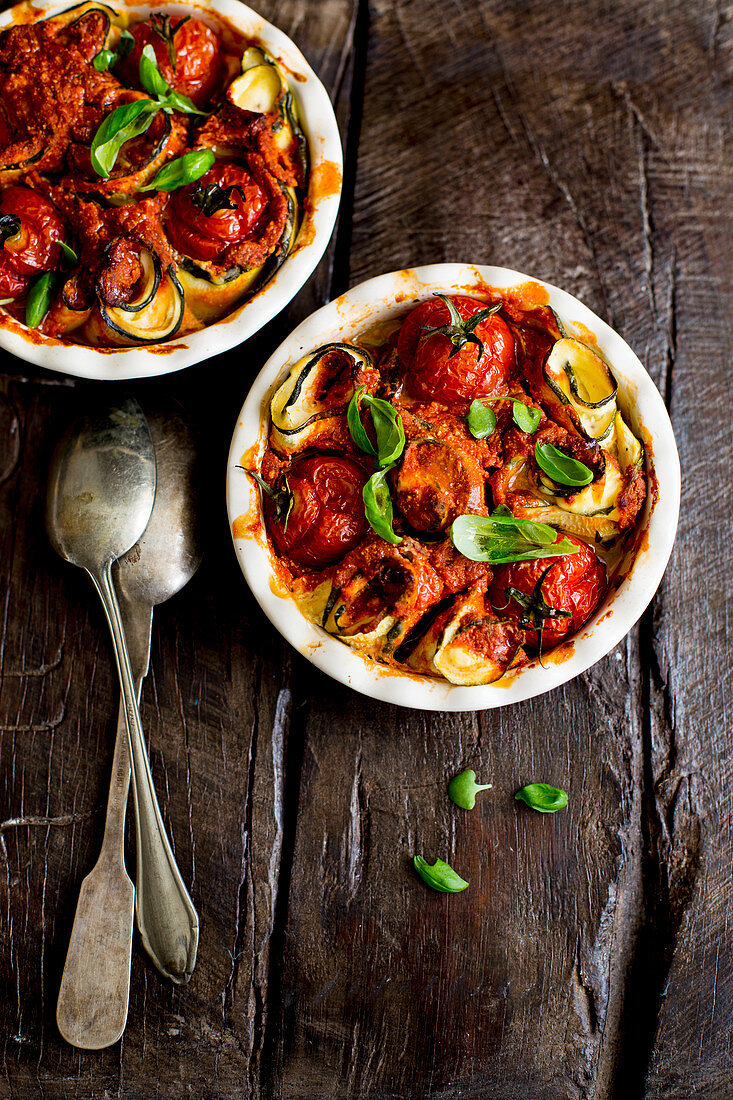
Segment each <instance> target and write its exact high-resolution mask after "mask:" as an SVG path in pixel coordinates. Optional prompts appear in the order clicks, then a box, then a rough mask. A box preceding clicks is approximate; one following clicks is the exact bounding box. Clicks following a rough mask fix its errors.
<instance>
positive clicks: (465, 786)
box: [448, 768, 492, 810]
mask: <svg viewBox="0 0 733 1100" xmlns="http://www.w3.org/2000/svg"><path fill="white" fill-rule="evenodd" d="M491 786H492V784H491V783H477V782H476V772H475V771H474V770H473V768H466V770H465V771H463V772H460V773H459V774H458V775H456V776H454V777H453V779H451V781H450V783H449V784H448V797H449V798H450V800H451V802H455V804H456V806H460V807H461V809H462V810H472V809H473V808H474V806H475V805H476V795H477V794H478V792H479V791H488V789H489V788H490V787H491Z"/></svg>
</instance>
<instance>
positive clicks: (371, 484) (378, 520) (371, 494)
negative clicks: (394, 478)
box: [362, 466, 402, 546]
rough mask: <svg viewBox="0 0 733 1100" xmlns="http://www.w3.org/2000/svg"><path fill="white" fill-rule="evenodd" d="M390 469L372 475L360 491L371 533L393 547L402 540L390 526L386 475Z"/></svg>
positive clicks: (389, 503)
mask: <svg viewBox="0 0 733 1100" xmlns="http://www.w3.org/2000/svg"><path fill="white" fill-rule="evenodd" d="M390 469H391V467H390V466H388V467H387V468H386V469H384V470H377V471H376V473H373V474H372V476H371V477H370V478H369V480H368V481H367V483H366V485H365V486H364V489H363V490H362V499H363V501H364V515H365V516H366V518H367V522H368V523H369V526H370V527H371V529H372V531H374V533H375V534H377V535H379V537H380V538H383V539H384V541H385V542H391V543H392V544H393V546H397V545H398V544H399V543H401V542H402V538H401V537H400V535H397V534H396V533H395V530H394V527H393V526H392V522H393V520H394V510H393V508H392V497H391V496H390V492H389V485H388V484H387V474H388V473H389V471H390Z"/></svg>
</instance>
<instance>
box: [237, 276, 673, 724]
mask: <svg viewBox="0 0 733 1100" xmlns="http://www.w3.org/2000/svg"><path fill="white" fill-rule="evenodd" d="M520 287H521V288H522V290H523V293H525V294H526V293H528V292H529V293H531V294H535V295H536V294H538V293H539V294H540V295H542V296H544V295H545V294H546V296H547V297H546V299H545V300H546V301H547V303H548V304H549V305H550V306H552V308H553V309H555V310H556V311H557V313H558V314H559V316H560V317H561V318H562V320H563V323H564V324H565V325H566V327H567V328H568V330H569V331H570V333H571V334H572V333H573V331H574V330H575V332H576V334H577V335H578V336H582V334H583V331H584V330H590V332H591V333H593V335H594V337H595V339H596V341H597V344H598V347H599V349H600V350H601V352H602V353H603V354H604V355H605V357H606V358H607V359H608V361H609V363H610V364H611V366H612V368H613V372H614V374H615V376H616V379H617V381H618V386H619V404H620V405H621V407H622V408H624V410H625V411H626V412H628V415H629V417H630V422H631V425H632V428H633V429H634V430H635V432H636V434H638V435H640V436H641V437H643V439H644V442H645V449H646V456H647V457H646V462H647V472H648V475H649V483H650V486H652V489H653V491H652V492H650V493H649V494H648V496H647V501H646V504H645V507H644V510H643V513H642V515H641V517H640V520H639V527H638V531H637V534H636V536H635V538H634V543H635V546H636V550H635V553H634V554H633V558H631V555H629V557H630V559H631V560H630V561H628V562H626V563H625V564H624V568H623V569H622V571H621V574H620V575H623V580H622V581H621V583H620V584H619V585H618V587H614V585H611V589H610V591H609V593H608V595H607V597H606V599H605V600H604V601H603V603H602V604H601V605H600V607H599V608H598V610H597V611H596V613H595V614H594V615H593V617H592V618H591V619H590V620H589V621H588V623H586V625H585V626H584V627H583V628H582V629H581V630H580V631H579V633H578V634H577V635H575V637H574V638H573V639H572V641H571V642H569V643H567V644H566V645H565V646H560V647H558V649H557V650H555V651H554V652H551V653H549V654H548V655H547V656H546V658H545V660H546V662H547V666H546V667H545V668H542V667H541V666H540V665H539V663H538V662H537V660H536V659H535V660H533V661H532V662H531V663H530V664H528V665H527V666H525V667H524V668H522V669H521V670H519V671H517V672H514V673H510V674H509V675H508V676H507V677H506V678H505V679H502V680H499V681H497V682H495V683H493V684H487V685H485V686H481V687H459V686H456V685H454V684H449V683H448V682H447V681H445V680H438V679H432V678H430V677H427V676H418V675H415V674H413V673H411V672H408V671H405V672H403V671H401V670H399V669H396V668H393V667H389V666H386V665H381V664H379V663H378V662H377V661H374V660H373V659H371V658H369V657H365V656H363V655H361V654H360V653H358V652H357V651H356V650H354V649H350V648H349V646H348V645H346V644H345V643H343V642H341V641H339V640H338V639H337V638H334V637H333V636H331V635H330V634H327V633H326V632H325V631H324V630H321V629H320V627H318V626H317V625H316V624H315V623H313V622H310V621H309V620H308V619H306V618H305V617H304V616H303V615H302V614H301V612H300V611H299V609H298V607H297V606H296V604H295V603H294V602H293V600H291V599H290V598H285V597H284V596H283V595H281V594H279V588H278V585H277V584H276V583H275V582H274V572H273V561H274V551H273V550H272V548H271V546H270V543H269V540H268V539H267V537H266V535H265V534H264V527H263V525H262V522H261V519H262V513H261V506H260V498H259V490H258V489H257V487H256V486H255V485H254V483H253V481H252V479H251V478H250V477H248V476H247V474H245V473H244V472H243V470H242V469H241V468H240V467H241V465H242V459H243V456H244V455H245V454H246V456H247V458H246V462H247V463H248V464H251V463H252V462H255V463H257V460H258V458H260V457H261V456H262V454H263V453H264V450H265V447H266V445H267V434H268V430H269V404H270V398H271V397H272V394H273V393H274V391H275V390H276V389H277V387H278V386H279V385H280V382H281V381H282V380H283V378H284V377H285V376H286V374H287V373H288V370H289V369H290V366H292V364H293V363H294V362H296V361H297V360H298V359H300V358H301V356H303V355H304V354H306V352H307V351H308V350H309V349H311V348H316V347H318V346H319V345H321V344H326V343H330V342H332V341H347V342H353V341H354V340H356V341H357V342H358V336H359V333H360V332H364V331H365V330H367V329H369V328H371V327H372V326H373V325H375V324H378V323H380V322H383V321H389V320H391V319H392V318H395V317H398V316H401V315H403V314H404V313H406V312H407V310H409V308H410V307H411V306H413V305H414V304H415V303H417V302H421V301H424V300H425V299H426V298H431V297H433V295H435V294H436V293H444V294H469V295H471V294H472V295H474V296H476V297H479V298H480V297H482V296H485V294H486V292H487V290H488V289H489V288H492V289H496V290H507V289H510V288H511V289H517V288H520ZM257 464H258V463H257ZM679 502H680V465H679V458H678V455H677V447H676V444H675V440H674V434H673V432H672V425H671V424H670V420H669V417H668V415H667V410H666V408H665V406H664V402H663V401H662V398H661V396H660V394H659V391H658V390H657V388H656V386H655V385H654V383H653V382H652V380H651V378H650V377H649V375H648V374H647V372H646V371H645V370H644V367H643V366H642V365H641V363H640V362H639V360H638V358H637V357H636V355H635V354H634V353H633V351H632V350H631V348H630V347H629V346H628V344H627V343H626V342H625V341H624V340H622V339H621V337H620V336H619V335H618V333H616V332H614V331H613V329H611V328H609V326H608V325H607V324H605V322H603V321H601V320H600V318H599V317H596V315H595V314H594V313H592V312H591V310H589V309H588V307H587V306H584V305H583V303H582V302H580V301H578V299H577V298H574V297H573V296H572V295H571V294H568V293H566V291H564V290H560V289H558V288H557V287H554V286H551V285H550V284H548V283H544V282H541V281H540V280H538V279H534V278H531V277H530V276H527V275H522V274H520V273H519V272H518V271H510V270H508V269H507V268H503V267H484V266H470V265H466V264H436V265H434V266H430V267H418V268H414V269H412V270H405V271H394V272H390V274H388V275H380V276H379V277H378V278H376V279H369V280H368V282H365V283H361V284H360V285H359V286H356V287H354V289H353V290H350V291H349V292H348V293H347V294H344V295H343V296H342V297H341V298H337V299H336V300H335V301H333V302H330V303H329V304H328V305H326V306H324V307H323V308H322V309H319V310H318V311H317V312H316V313H313V314H312V315H311V316H310V317H308V318H307V319H306V320H305V321H303V323H302V324H301V325H299V326H298V328H296V329H295V331H294V332H293V333H291V335H290V336H288V338H287V339H286V340H284V341H283V343H282V344H281V345H280V347H279V348H278V349H277V351H276V352H275V353H274V355H273V356H272V357H271V358H270V359H269V360H268V362H267V363H266V364H265V366H264V367H263V368H262V370H261V371H260V373H259V375H258V376H257V379H256V380H255V382H254V385H253V386H252V388H251V390H250V392H249V395H248V396H247V400H246V401H245V403H244V406H243V407H242V410H241V412H240V414H239V418H238V420H237V426H236V429H235V432H234V437H233V439H232V445H231V450H230V452H229V462H228V469H227V505H228V510H229V522H230V526H231V530H232V536H233V539H234V548H235V551H236V554H237V558H238V560H239V564H240V566H241V568H242V572H243V573H244V576H245V578H246V580H247V583H248V584H249V586H250V588H251V589H252V592H253V593H254V595H255V597H256V599H257V601H258V603H259V604H260V606H261V607H262V609H263V611H264V612H265V614H266V615H267V617H268V618H269V619H270V621H271V622H272V623H273V624H274V626H276V627H277V629H278V630H279V631H280V633H281V634H282V635H283V636H284V637H285V638H286V639H287V640H288V641H289V642H290V644H291V645H293V646H294V647H295V649H297V650H298V651H299V652H300V653H302V654H303V655H304V656H305V657H307V659H308V660H309V661H312V662H313V664H314V665H316V666H317V667H318V668H320V669H322V671H323V672H326V673H328V675H329V676H332V677H333V678H334V679H335V680H339V681H340V682H341V683H342V684H347V685H348V686H349V687H352V688H354V689H355V690H356V691H360V692H362V694H364V695H369V696H371V697H372V698H373V699H380V700H382V701H384V702H387V703H396V704H398V705H399V706H403V707H415V708H418V709H422V710H436V711H467V710H486V709H489V708H492V707H501V706H506V705H507V704H509V703H517V702H519V701H520V700H523V699H530V698H532V697H533V696H535V695H541V694H542V693H543V692H545V691H549V690H550V689H551V688H555V687H557V686H558V685H559V684H564V683H566V681H568V680H571V679H572V678H573V677H574V676H578V675H579V674H580V673H581V672H584V671H585V670H586V669H588V668H590V666H591V665H593V664H595V663H596V661H599V660H600V659H601V658H602V657H604V656H605V655H606V654H607V653H609V652H610V650H612V649H613V648H614V646H615V645H617V644H618V642H620V641H621V639H622V638H623V637H624V636H625V635H626V634H627V633H628V632H629V630H631V628H632V627H633V625H634V624H635V623H636V622H637V620H638V619H639V618H640V616H641V614H642V613H643V611H644V610H645V608H646V607H647V605H648V604H649V602H650V601H651V599H652V597H653V595H654V593H655V592H656V590H657V587H658V586H659V583H660V581H661V579H662V575H663V573H664V570H665V568H666V565H667V562H668V560H669V556H670V554H671V552H672V545H673V543H674V537H675V532H676V528H677V518H678V513H679ZM258 521H260V522H258Z"/></svg>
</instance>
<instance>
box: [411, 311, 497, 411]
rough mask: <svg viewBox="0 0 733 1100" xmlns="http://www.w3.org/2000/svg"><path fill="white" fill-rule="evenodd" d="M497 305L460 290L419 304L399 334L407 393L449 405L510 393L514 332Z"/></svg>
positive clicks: (422, 399) (420, 398) (424, 399)
mask: <svg viewBox="0 0 733 1100" xmlns="http://www.w3.org/2000/svg"><path fill="white" fill-rule="evenodd" d="M498 308H499V305H498V304H495V305H493V306H487V304H486V302H480V301H478V300H477V299H476V298H465V297H460V296H455V295H454V296H450V297H447V296H445V295H439V296H438V297H436V298H431V299H430V300H429V301H427V302H422V303H421V304H420V305H419V306H416V307H415V309H413V310H412V311H411V312H410V313H409V314H408V315H407V317H406V318H405V321H404V322H403V324H402V328H401V330H400V333H399V337H398V340H397V354H398V356H399V358H400V361H401V363H402V365H403V367H404V369H405V376H406V384H407V391H408V393H409V394H410V395H412V396H414V397H417V398H418V399H419V400H421V401H440V402H443V403H444V404H446V405H455V404H463V403H465V402H470V401H473V399H474V398H476V397H489V396H491V395H493V394H496V393H505V392H506V389H507V380H508V378H509V376H510V374H511V371H512V369H513V367H514V363H515V350H514V337H513V336H512V332H511V329H510V328H509V326H508V325H507V323H506V321H504V320H503V319H502V318H501V317H499V316H497V310H498Z"/></svg>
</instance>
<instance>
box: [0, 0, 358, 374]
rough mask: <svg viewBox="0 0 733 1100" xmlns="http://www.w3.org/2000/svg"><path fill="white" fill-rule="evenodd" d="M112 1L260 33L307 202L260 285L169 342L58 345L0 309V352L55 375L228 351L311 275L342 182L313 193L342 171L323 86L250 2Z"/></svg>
mask: <svg viewBox="0 0 733 1100" xmlns="http://www.w3.org/2000/svg"><path fill="white" fill-rule="evenodd" d="M110 2H111V3H112V5H113V6H114V5H116V6H117V7H118V8H123V7H127V8H130V9H131V10H132V11H133V12H134V13H135V14H136V15H142V16H143V17H144V16H147V15H148V14H149V13H150V12H151V11H157V10H160V9H161V8H163V9H165V11H167V12H171V13H172V14H173V15H182V14H186V13H190V12H191V10H192V9H195V12H196V15H197V16H199V17H200V18H202V19H203V20H207V18H208V21H209V22H211V23H212V24H215V23H216V16H217V15H218V16H222V17H223V18H224V19H226V20H229V21H230V22H231V24H232V25H233V26H234V27H235V28H236V29H237V30H238V31H240V32H241V33H242V34H245V35H247V36H248V37H251V38H257V39H259V40H260V41H261V43H262V44H263V45H264V46H265V47H266V48H267V50H268V52H269V53H271V54H272V55H273V57H275V59H276V60H279V61H282V62H283V63H284V65H285V68H286V69H287V71H288V74H289V76H290V77H291V79H290V80H289V86H290V90H291V92H292V93H293V96H294V98H295V101H296V104H297V106H298V111H299V116H300V121H301V125H302V127H303V130H304V132H305V135H306V137H307V139H308V147H309V152H310V183H309V193H308V209H307V211H306V215H305V217H304V219H303V224H302V225H301V227H300V230H299V232H298V238H297V240H296V242H295V246H294V249H293V251H292V252H291V254H290V255H289V256H288V258H287V259H286V260H285V261H284V262H283V264H282V266H281V267H280V268H279V269H278V271H277V272H276V273H275V275H273V277H272V279H270V281H269V282H268V283H266V284H265V285H264V286H263V287H262V289H261V290H259V291H257V293H256V294H254V295H253V296H252V297H251V298H249V299H248V300H247V301H246V302H244V303H243V304H242V305H241V306H239V307H238V308H237V309H235V310H234V311H233V312H232V313H229V314H228V315H227V316H225V317H223V318H222V319H221V320H219V321H216V322H215V323H214V324H212V325H207V327H206V328H204V329H202V330H201V331H200V332H192V333H189V334H188V335H187V336H181V337H173V339H172V340H170V341H169V342H168V343H165V342H163V343H160V344H155V345H149V346H144V347H131V348H107V349H104V350H98V349H96V348H91V347H88V346H86V345H84V344H64V343H62V342H61V341H58V340H52V339H49V338H47V337H44V336H42V335H41V334H40V333H36V332H34V333H33V334H32V335H31V334H30V333H29V331H28V330H27V329H26V328H25V326H24V325H21V324H19V323H18V322H16V321H13V320H12V319H8V317H7V314H3V313H2V311H0V348H3V349H4V350H5V351H9V352H12V354H13V355H15V356H17V357H18V358H19V359H22V360H25V361H26V362H28V363H34V364H36V366H39V367H45V368H46V369H47V370H52V371H58V372H59V373H61V374H70V375H75V376H77V377H78V378H90V379H97V380H99V381H113V382H121V381H126V380H129V379H132V378H152V377H155V376H157V375H161V374H170V373H172V372H173V371H177V370H182V369H183V368H184V367H189V366H192V365H193V364H194V363H200V362H203V361H204V360H205V359H210V358H211V357H212V356H214V355H220V354H221V353H222V352H225V351H230V350H231V349H232V348H234V347H236V346H237V345H238V344H241V343H242V342H243V341H244V340H247V339H249V337H250V336H253V335H254V334H255V333H256V332H258V331H259V330H260V329H261V328H262V327H263V326H264V325H266V324H267V322H268V321H271V320H272V318H273V317H275V316H276V314H278V313H279V312H280V310H282V309H284V308H285V307H286V306H287V305H288V304H289V302H291V301H292V299H293V298H294V297H295V295H296V294H297V293H298V291H299V290H300V288H301V287H302V286H303V285H304V283H305V282H306V281H307V280H308V279H309V277H310V276H311V275H312V273H313V271H314V270H315V268H316V265H317V264H318V261H319V260H320V258H321V256H322V255H323V253H324V252H325V250H326V246H327V245H328V242H329V241H330V239H331V234H332V232H333V227H334V225H335V223H336V215H337V213H338V206H339V201H340V197H341V187H340V186H339V188H338V190H337V191H335V192H334V193H326V194H322V195H319V194H318V193H317V186H318V180H319V177H320V174H322V173H323V172H324V170H325V166H326V165H328V164H329V163H330V164H333V165H335V167H336V168H337V170H338V173H339V176H341V175H342V174H343V173H342V170H343V156H342V151H341V138H340V135H339V130H338V124H337V122H336V116H335V115H334V111H333V106H332V105H331V100H330V99H329V97H328V93H327V92H326V89H325V88H324V87H323V85H322V84H321V82H320V80H319V79H318V77H317V76H316V74H315V73H314V72H313V70H312V69H311V67H310V65H309V64H308V62H307V61H306V60H305V58H304V57H303V55H302V53H301V52H300V50H299V49H298V47H297V46H296V45H295V44H294V43H293V42H291V40H290V39H289V38H288V37H287V35H285V34H283V32H282V31H280V30H278V29H277V27H273V26H272V24H270V23H268V22H267V21H266V20H265V19H263V18H262V16H260V15H258V14H257V12H255V11H253V10H252V8H249V7H247V6H246V5H245V4H242V3H240V2H239V0H190V2H188V3H186V2H184V3H181V2H178V3H175V2H174V3H165V2H161V3H158V4H142V3H141V4H139V3H136V0H110ZM73 6H74V5H73V0H49V2H48V3H46V4H40V5H37V4H27V3H24V4H18V5H16V6H15V7H14V8H10V9H9V10H8V11H5V12H3V13H2V14H0V28H1V27H6V26H8V25H10V24H12V23H13V22H14V20H15V14H16V13H20V12H22V13H23V14H24V16H26V17H27V14H28V12H29V11H37V12H38V18H39V19H41V18H43V17H45V16H47V15H50V14H52V13H53V12H57V11H63V10H65V9H67V8H70V7H73ZM25 21H27V18H26V20H25Z"/></svg>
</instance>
